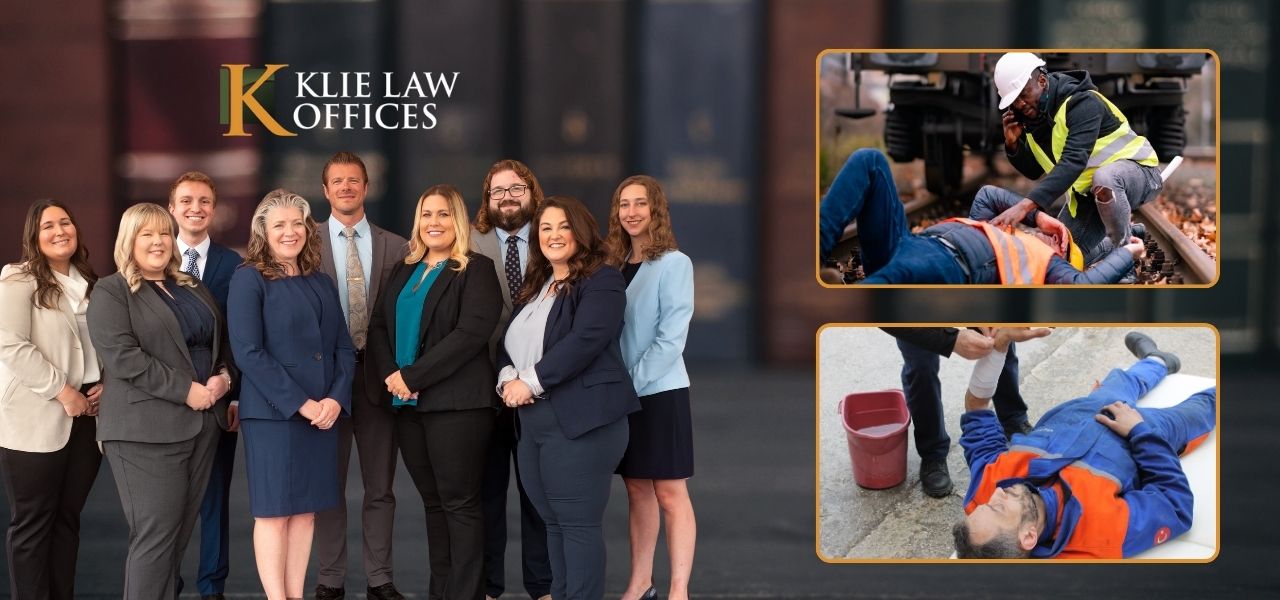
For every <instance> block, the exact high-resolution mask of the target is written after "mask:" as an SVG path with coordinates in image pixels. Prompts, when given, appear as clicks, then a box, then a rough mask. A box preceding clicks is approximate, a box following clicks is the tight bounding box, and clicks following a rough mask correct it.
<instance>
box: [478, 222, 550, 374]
mask: <svg viewBox="0 0 1280 600" xmlns="http://www.w3.org/2000/svg"><path fill="white" fill-rule="evenodd" d="M530 231H533V232H534V235H536V234H537V232H536V230H535V229H534V228H530ZM471 234H472V235H471V249H472V250H474V251H476V252H479V253H480V254H483V255H485V256H487V257H489V260H492V261H493V271H494V273H496V274H497V275H498V284H500V285H501V286H502V315H501V316H500V317H498V326H497V328H495V329H494V332H493V337H491V338H489V360H491V361H493V362H494V364H497V362H498V344H501V343H502V337H503V336H505V335H506V334H507V322H508V321H510V320H511V308H512V306H511V286H509V285H507V271H506V266H505V265H506V260H507V259H506V253H505V252H503V250H502V249H501V248H499V247H498V229H497V228H496V227H495V228H493V229H490V230H489V233H480V232H479V231H476V230H474V229H473V230H471ZM535 243H536V242H535ZM517 291H518V290H517Z"/></svg>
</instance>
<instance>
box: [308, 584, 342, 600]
mask: <svg viewBox="0 0 1280 600" xmlns="http://www.w3.org/2000/svg"><path fill="white" fill-rule="evenodd" d="M346 596H347V590H346V589H345V588H340V587H329V586H327V585H316V593H315V596H314V597H315V600H342V599H343V598H345V597H346Z"/></svg>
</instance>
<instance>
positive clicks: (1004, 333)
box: [995, 327, 1053, 352]
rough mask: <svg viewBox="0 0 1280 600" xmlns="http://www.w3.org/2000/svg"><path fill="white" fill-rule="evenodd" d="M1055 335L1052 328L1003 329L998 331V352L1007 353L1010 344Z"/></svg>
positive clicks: (996, 343) (996, 344)
mask: <svg viewBox="0 0 1280 600" xmlns="http://www.w3.org/2000/svg"><path fill="white" fill-rule="evenodd" d="M1050 333H1053V329H1052V328H1050V327H1001V328H999V329H997V330H996V342H995V346H996V350H999V351H1001V352H1006V351H1008V350H1009V344H1010V343H1013V342H1025V341H1027V340H1034V339H1036V338H1042V337H1044V336H1047V335H1049V334H1050Z"/></svg>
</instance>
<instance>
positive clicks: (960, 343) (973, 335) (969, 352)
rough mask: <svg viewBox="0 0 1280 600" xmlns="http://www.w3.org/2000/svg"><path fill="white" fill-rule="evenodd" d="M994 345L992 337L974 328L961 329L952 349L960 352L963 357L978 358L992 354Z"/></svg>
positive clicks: (957, 352)
mask: <svg viewBox="0 0 1280 600" xmlns="http://www.w3.org/2000/svg"><path fill="white" fill-rule="evenodd" d="M993 346H994V342H992V340H991V338H990V337H987V336H986V335H984V334H982V333H979V332H977V331H974V330H972V329H961V330H960V333H959V335H957V336H956V345H955V346H954V347H952V348H951V351H952V352H954V353H956V354H959V355H960V357H961V358H967V359H969V360H978V359H979V358H982V357H984V356H986V355H988V354H991V348H992V347H993Z"/></svg>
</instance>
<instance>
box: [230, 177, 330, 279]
mask: <svg viewBox="0 0 1280 600" xmlns="http://www.w3.org/2000/svg"><path fill="white" fill-rule="evenodd" d="M273 208H296V209H298V210H300V211H302V222H303V224H304V225H305V226H306V229H307V235H306V239H305V240H303V243H302V252H300V253H298V272H299V273H300V274H302V275H310V274H312V273H314V272H315V270H316V269H319V268H320V233H319V232H318V231H317V230H316V222H315V219H312V218H311V204H309V203H308V202H307V199H306V198H303V197H302V196H299V195H298V194H295V193H293V192H291V191H289V190H286V189H283V188H277V189H274V190H271V191H270V192H267V195H266V196H264V197H263V198H262V202H259V203H258V207H257V208H255V209H254V210H253V220H252V221H250V224H249V247H248V249H247V251H246V256H245V258H244V262H245V264H247V265H252V266H253V268H255V269H257V270H258V272H259V273H262V277H263V279H268V280H271V279H284V278H285V277H288V276H289V274H288V273H287V272H285V270H284V265H283V264H280V263H279V262H277V261H276V259H275V257H274V256H272V255H271V247H270V245H268V244H267V213H268V212H270V211H271V209H273Z"/></svg>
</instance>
